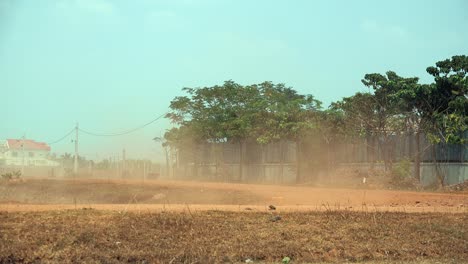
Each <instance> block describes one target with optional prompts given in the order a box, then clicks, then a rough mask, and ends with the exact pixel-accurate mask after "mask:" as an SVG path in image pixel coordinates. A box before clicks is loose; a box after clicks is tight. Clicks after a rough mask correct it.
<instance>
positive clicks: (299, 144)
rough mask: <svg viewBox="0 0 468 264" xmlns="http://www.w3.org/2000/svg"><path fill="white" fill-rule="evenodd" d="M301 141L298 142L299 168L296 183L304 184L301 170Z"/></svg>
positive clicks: (297, 164)
mask: <svg viewBox="0 0 468 264" xmlns="http://www.w3.org/2000/svg"><path fill="white" fill-rule="evenodd" d="M301 156H302V155H301V140H300V139H297V140H296V166H297V170H296V171H297V174H296V183H300V182H302V173H301V172H302V170H301V165H302V162H301Z"/></svg>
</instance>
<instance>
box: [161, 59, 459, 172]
mask: <svg viewBox="0 0 468 264" xmlns="http://www.w3.org/2000/svg"><path fill="white" fill-rule="evenodd" d="M467 71H468V57H467V56H453V57H452V58H450V59H446V60H443V61H439V62H437V63H436V64H435V66H431V67H428V68H427V72H428V73H429V74H430V75H432V76H433V77H434V82H433V83H430V84H420V83H419V78H417V77H410V78H405V77H402V76H399V75H398V74H397V73H395V72H392V71H389V72H387V73H386V74H380V73H372V74H366V75H365V76H364V78H363V79H362V83H363V84H364V85H365V86H366V87H368V91H367V92H358V93H356V94H355V95H353V96H351V97H345V98H343V99H342V100H340V101H337V102H333V103H332V104H331V105H330V106H329V107H328V108H326V109H324V108H322V105H321V102H320V101H319V100H317V99H316V98H314V97H313V96H312V95H302V94H299V93H297V92H296V91H295V90H294V89H292V88H290V87H287V86H286V85H284V84H274V83H272V82H264V83H260V84H253V85H247V86H243V85H240V84H238V83H235V82H234V81H226V82H225V83H224V84H223V85H216V86H212V87H203V88H184V89H183V90H184V91H185V92H186V93H187V95H186V96H180V97H176V98H175V99H174V100H173V101H172V102H171V104H170V108H171V111H170V112H169V113H168V114H167V116H166V117H167V118H170V119H171V121H172V122H173V123H174V124H175V125H176V127H175V128H172V129H171V130H169V131H168V132H167V133H166V134H165V135H164V141H165V142H164V145H165V146H166V147H172V148H180V147H182V146H183V145H185V144H187V143H202V142H213V143H216V142H232V143H238V144H240V145H241V146H242V144H245V143H246V142H249V141H256V142H258V143H260V144H266V143H270V142H273V141H281V140H285V139H286V140H292V141H295V142H297V143H298V144H297V145H298V146H300V145H301V144H300V141H301V140H302V139H303V138H306V137H307V136H309V135H315V136H317V135H318V136H320V137H321V138H322V140H323V142H325V144H326V145H327V146H330V145H331V144H335V143H337V142H346V141H349V140H352V139H353V138H358V137H366V138H368V139H370V138H377V139H378V140H376V143H372V142H375V141H373V140H369V141H368V142H371V143H370V145H369V149H370V150H371V151H374V150H375V149H381V150H382V156H383V161H384V164H385V168H386V170H391V168H392V164H393V154H392V151H393V149H392V148H393V146H394V144H392V140H394V138H395V137H394V136H395V135H399V134H404V133H409V134H415V135H416V145H417V146H416V149H417V150H419V149H420V147H419V138H420V135H425V136H426V137H427V139H428V140H429V141H430V142H431V143H432V146H434V147H433V148H432V151H433V152H435V145H436V144H439V145H447V144H466V138H465V137H463V132H464V131H466V130H467V128H468V127H467V123H468V119H467V116H468V115H467V113H468V95H467V93H468V78H467ZM374 144H378V148H377V146H375V145H374ZM420 154H421V153H420V152H419V151H417V153H416V155H415V157H413V158H414V161H415V162H414V164H415V170H414V171H415V177H416V178H418V177H419V174H420V173H419V167H420V160H421V159H420ZM241 155H242V154H241ZM433 157H434V159H435V153H434V155H433ZM434 162H435V160H434ZM241 163H242V157H241Z"/></svg>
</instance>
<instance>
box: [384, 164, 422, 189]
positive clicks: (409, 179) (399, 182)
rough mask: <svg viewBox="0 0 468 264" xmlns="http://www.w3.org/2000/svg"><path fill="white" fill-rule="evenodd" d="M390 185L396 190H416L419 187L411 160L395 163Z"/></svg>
mask: <svg viewBox="0 0 468 264" xmlns="http://www.w3.org/2000/svg"><path fill="white" fill-rule="evenodd" d="M390 183H391V184H392V185H393V186H394V187H396V188H404V189H415V188H417V187H418V182H417V180H416V179H414V178H413V175H412V171H411V161H410V160H409V159H403V160H400V161H399V162H397V163H395V165H394V166H393V168H392V171H391V180H390Z"/></svg>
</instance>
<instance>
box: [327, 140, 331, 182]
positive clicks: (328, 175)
mask: <svg viewBox="0 0 468 264" xmlns="http://www.w3.org/2000/svg"><path fill="white" fill-rule="evenodd" d="M326 144H327V180H328V182H331V177H330V167H331V166H330V165H331V155H330V154H331V150H330V142H329V141H326Z"/></svg>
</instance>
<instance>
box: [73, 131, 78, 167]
mask: <svg viewBox="0 0 468 264" xmlns="http://www.w3.org/2000/svg"><path fill="white" fill-rule="evenodd" d="M73 174H74V175H75V176H76V175H78V122H77V123H76V127H75V163H74V166H73Z"/></svg>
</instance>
